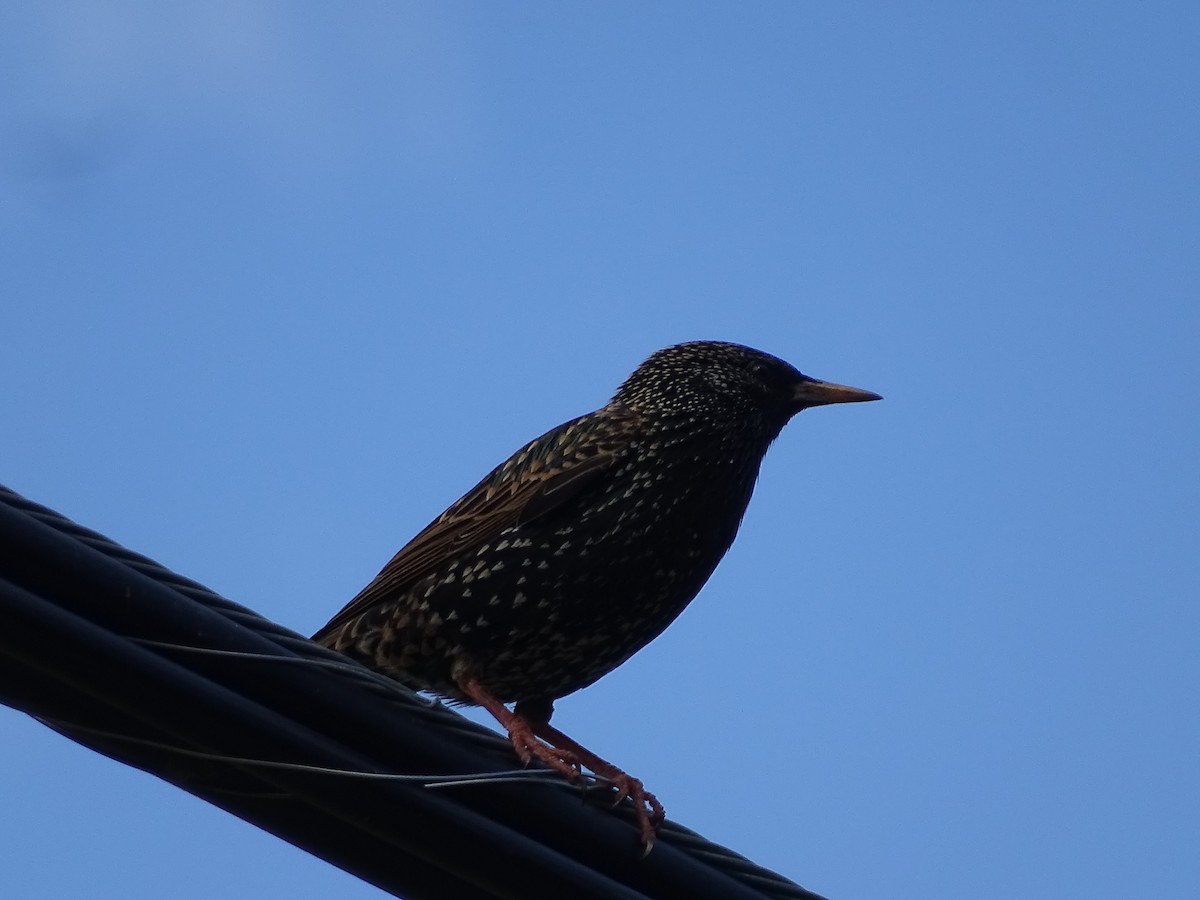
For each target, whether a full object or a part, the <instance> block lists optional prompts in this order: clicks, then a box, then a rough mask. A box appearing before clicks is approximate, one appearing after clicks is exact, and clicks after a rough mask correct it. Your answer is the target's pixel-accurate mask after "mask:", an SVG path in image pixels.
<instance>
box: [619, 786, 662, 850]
mask: <svg viewBox="0 0 1200 900" xmlns="http://www.w3.org/2000/svg"><path fill="white" fill-rule="evenodd" d="M604 780H605V781H607V782H608V784H609V785H610V786H611V787H612V788H614V789H615V791H614V796H613V802H612V808H613V809H616V808H617V807H618V806H620V805H621V803H623V802H624V801H625V798H627V797H628V798H629V799H630V800H632V801H633V815H634V818H635V819H637V823H638V830H639V832H640V834H641V841H642V846H643V847H645V848H646V849H645V852H644V853H643V854H642V855H643V857H644V856H647V855H648V854H649V853H650V851H651V849H653V847H654V838H655V836H656V835H657V834H658V829H659V826H660V825H662V823H663V820H664V819H665V818H666V811H665V810H664V809H663V805H662V804H661V803H659V802H658V798H657V797H655V796H654V795H653V794H652V793H650V792H649V791H648V790H646V789H645V787H643V785H642V782H641V781H640V780H639V779H637V778H634V777H633V776H632V775H629V774H626V773H625V772H619V773H613V774H612V775H610V776H605V778H604Z"/></svg>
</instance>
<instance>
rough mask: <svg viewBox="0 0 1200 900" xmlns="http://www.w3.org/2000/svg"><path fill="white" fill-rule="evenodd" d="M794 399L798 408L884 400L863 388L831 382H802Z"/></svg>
mask: <svg viewBox="0 0 1200 900" xmlns="http://www.w3.org/2000/svg"><path fill="white" fill-rule="evenodd" d="M793 398H794V399H795V401H796V404H797V405H798V406H825V405H827V404H830V403H862V402H864V401H866V400H882V399H883V398H882V397H881V396H879V395H878V394H876V393H873V392H872V391H864V390H863V389H862V388H856V387H849V386H848V385H845V384H833V383H832V382H829V381H817V380H816V379H812V380H810V381H802V382H800V383H799V384H798V385H796V392H795V394H793Z"/></svg>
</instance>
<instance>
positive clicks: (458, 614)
mask: <svg viewBox="0 0 1200 900" xmlns="http://www.w3.org/2000/svg"><path fill="white" fill-rule="evenodd" d="M879 399H881V397H880V395H878V394H875V393H873V392H871V391H865V390H861V389H859V388H853V387H848V386H846V385H840V384H833V383H830V382H826V381H820V380H818V379H815V378H811V377H809V376H807V375H804V374H802V373H801V372H800V371H799V370H797V369H796V368H794V367H793V366H791V365H790V364H788V363H787V362H784V361H783V360H782V359H779V358H777V357H775V356H772V355H770V354H768V353H764V352H762V351H759V350H755V349H752V348H750V347H746V346H743V345H741V344H735V343H729V342H725V341H690V342H687V343H681V344H675V345H673V346H670V347H666V348H664V349H661V350H658V351H656V352H655V353H653V354H651V355H650V356H649V357H648V358H647V359H646V360H645V361H644V362H643V363H642V364H641V365H639V366H638V367H637V368H636V369H635V370H634V371H633V373H632V374H631V375H629V377H628V378H626V379H625V381H624V382H623V383H622V384H621V385H620V387H619V388H618V389H617V391H616V393H615V394H614V395H613V397H612V399H611V400H610V401H609V402H608V403H607V404H605V405H604V406H602V407H600V408H599V409H597V410H595V411H594V412H591V413H587V414H586V415H582V416H579V417H577V418H574V419H571V420H570V421H568V422H565V423H563V424H562V425H559V426H558V427H557V428H552V429H551V430H550V431H547V432H546V433H545V434H543V435H542V436H541V437H538V438H535V439H534V440H532V441H530V442H529V443H527V444H526V445H525V446H523V447H521V448H520V449H519V450H517V451H516V452H515V453H514V454H513V455H512V456H510V457H509V458H508V459H507V460H506V461H505V462H503V463H501V464H500V465H499V466H497V467H496V468H495V469H493V470H492V471H491V472H490V473H488V475H486V476H485V477H484V478H483V480H482V481H480V482H479V483H478V484H477V485H475V487H473V488H472V489H471V490H469V491H468V492H467V493H466V494H464V495H463V496H462V497H461V498H460V499H459V500H457V501H456V502H455V503H453V504H452V505H451V506H450V507H449V508H448V509H446V511H445V512H443V513H442V514H441V515H440V516H438V517H437V518H436V519H434V520H433V522H431V523H430V524H429V525H428V526H427V527H426V528H425V529H424V530H422V531H421V532H420V533H419V534H417V536H416V537H414V538H413V539H412V540H411V541H409V542H408V543H407V544H406V545H405V546H404V547H402V548H401V550H400V551H399V552H398V553H396V555H395V556H393V557H392V559H391V560H390V561H389V562H388V563H387V565H385V566H384V567H383V569H382V570H381V571H380V572H379V574H378V575H377V576H376V577H375V578H374V579H373V580H372V581H371V582H370V583H369V584H368V585H367V586H366V587H365V588H363V589H362V591H360V592H359V593H358V594H357V596H355V597H354V598H353V599H351V600H350V602H349V603H347V604H346V606H345V607H344V608H343V609H342V610H341V611H340V612H338V613H337V614H336V615H335V616H334V617H333V618H332V619H330V620H329V622H328V623H327V624H326V625H324V626H323V627H322V628H321V629H320V630H319V631H318V632H317V633H316V634H315V635H313V640H315V641H317V642H318V643H320V644H323V645H325V646H327V647H329V648H332V649H334V650H337V651H340V652H341V653H342V654H344V655H346V656H349V657H351V658H352V659H355V660H357V661H359V662H361V663H363V664H365V665H367V666H368V667H371V668H374V669H376V670H378V671H380V672H382V673H384V674H386V675H388V676H390V677H392V678H394V679H396V680H398V681H400V682H401V683H403V684H405V685H407V686H409V687H410V688H413V689H414V690H419V691H425V692H428V693H431V694H433V695H435V696H437V697H439V698H442V699H445V700H447V701H449V702H452V703H457V704H464V705H472V706H480V707H483V708H484V709H485V710H487V711H488V712H489V713H491V714H492V716H494V717H495V718H496V720H497V721H498V722H499V723H500V725H501V726H502V727H503V728H504V729H505V730H506V731H507V733H508V737H509V739H510V741H511V743H512V745H513V748H514V750H515V752H516V754H517V756H518V758H519V759H520V760H521V761H522V762H523V763H525V764H526V765H528V764H529V762H530V761H531V760H532V759H538V760H540V761H541V762H543V763H544V764H546V765H547V766H549V767H550V768H552V769H554V770H555V771H557V772H560V773H561V774H562V775H564V776H566V777H567V778H568V779H570V780H572V781H575V780H577V779H578V778H579V777H580V775H581V772H582V768H587V769H589V770H590V771H591V772H592V773H593V774H594V775H595V776H596V777H597V778H598V779H600V781H601V782H602V783H605V784H607V785H608V786H609V788H610V791H611V792H612V793H613V795H614V796H613V803H614V805H615V804H618V803H620V802H622V801H623V800H625V799H626V798H629V799H630V800H631V801H632V805H633V808H634V813H635V817H636V823H637V827H638V831H639V835H638V836H639V838H640V841H641V844H642V846H643V847H644V852H646V853H648V852H649V851H650V848H651V847H652V846H653V843H654V839H655V835H656V833H657V831H658V829H659V826H660V825H661V823H662V821H663V820H664V817H665V811H664V809H663V806H662V804H661V803H660V802H659V800H658V798H657V797H655V796H654V795H653V794H652V793H651V792H649V791H647V790H646V789H645V786H644V785H643V784H642V782H641V781H640V780H639V779H637V778H634V777H632V776H631V775H629V774H628V773H626V772H624V771H623V770H621V769H619V768H618V767H617V766H615V765H613V764H612V763H610V762H608V761H607V760H605V759H603V758H601V757H600V756H598V755H596V754H595V753H593V752H592V751H590V750H588V749H587V748H585V747H582V746H581V745H580V744H579V743H577V742H576V741H574V740H573V739H571V738H570V737H568V736H567V735H565V734H563V733H562V732H561V731H559V730H558V729H557V728H555V727H554V726H552V725H550V719H551V715H552V713H553V711H554V703H555V702H556V701H557V700H560V699H562V698H563V697H565V696H567V695H569V694H572V693H574V692H575V691H578V690H580V689H581V688H584V687H586V686H588V685H590V684H592V683H593V682H594V681H596V680H597V679H599V678H600V677H601V676H603V675H605V674H607V673H608V672H610V671H612V670H613V669H614V668H616V667H617V666H619V665H621V664H622V663H623V662H625V661H626V660H627V659H629V657H630V656H632V655H633V654H634V653H635V652H637V651H638V650H640V649H641V648H642V647H644V646H645V645H646V644H648V643H649V642H650V641H652V640H653V639H654V638H656V637H657V636H658V635H659V634H660V633H662V631H663V630H664V629H665V628H666V627H667V626H668V625H669V624H670V623H671V622H672V621H673V620H674V619H675V618H676V616H678V615H679V614H680V612H682V611H683V609H684V608H685V607H686V606H687V605H688V604H689V603H690V602H691V601H692V599H693V598H694V597H695V596H696V595H697V594H698V593H699V591H700V589H701V587H702V586H703V585H704V583H705V582H706V581H707V580H708V578H709V576H710V575H711V574H712V573H713V571H714V569H715V568H716V566H717V564H718V563H719V562H720V560H721V558H722V557H723V556H724V555H725V552H726V551H727V550H728V549H729V547H730V545H731V544H732V543H733V540H734V537H735V535H736V534H737V531H738V527H739V525H740V524H741V521H742V517H743V514H744V513H745V511H746V507H747V504H748V503H749V502H750V495H751V493H752V491H753V489H754V485H755V482H756V480H757V478H758V473H759V467H760V464H761V463H762V460H763V457H764V455H765V454H766V452H767V448H768V447H769V446H770V444H771V443H772V442H773V441H774V440H775V438H776V437H777V436H778V435H779V433H780V432H781V431H782V430H783V427H784V426H785V425H786V424H787V423H788V421H789V420H790V419H791V418H792V417H793V416H794V415H795V414H796V413H798V412H800V411H801V410H804V409H808V408H810V407H814V406H825V405H829V404H835V403H853V402H861V401H869V400H879ZM507 704H513V708H512V709H511V710H510V709H509V708H508V705H507Z"/></svg>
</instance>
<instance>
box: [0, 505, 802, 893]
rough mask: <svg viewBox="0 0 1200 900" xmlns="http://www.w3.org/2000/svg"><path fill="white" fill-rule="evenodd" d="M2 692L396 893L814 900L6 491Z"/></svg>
mask: <svg viewBox="0 0 1200 900" xmlns="http://www.w3.org/2000/svg"><path fill="white" fill-rule="evenodd" d="M0 702H3V703H5V704H7V705H9V706H12V707H14V708H16V709H20V710H23V711H24V712H27V713H29V714H30V715H32V716H34V717H36V718H38V719H39V720H41V721H42V722H44V723H45V724H46V725H48V726H49V727H51V728H54V729H55V730H57V731H59V732H61V733H62V734H64V735H66V736H67V737H69V738H71V739H72V740H75V741H77V742H79V743H81V744H83V745H85V746H88V747H91V748H92V749H94V750H96V751H98V752H100V753H103V754H105V755H106V756H109V757H112V758H113V759H117V760H120V761H122V762H125V763H128V764H130V765H133V766H136V767H138V768H140V769H143V770H145V771H147V772H150V773H152V774H154V775H157V776H159V777H160V778H163V779H165V780H167V781H170V782H172V783H173V784H176V785H178V786H179V787H181V788H183V789H184V790H187V791H190V792H191V793H193V794H195V795H197V796H199V797H203V798H204V799H206V800H208V801H209V802H211V803H213V804H215V805H217V806H219V807H221V808H222V809H225V810H228V811H229V812H231V813H233V814H234V815H236V816H240V817H241V818H243V819H246V820H247V821H249V822H253V823H254V824H256V825H258V826H259V827H261V828H264V829H266V830H268V831H271V832H272V833H274V834H276V835H278V836H279V837H281V838H283V839H284V840H287V841H290V842H291V843H293V844H295V845H296V846H299V847H303V848H304V849H306V850H308V851H309V852H311V853H313V854H315V855H317V856H320V857H322V858H323V859H326V860H328V861H329V862H331V863H333V864H334V865H337V866H339V867H341V868H343V869H345V870H346V871H349V872H353V873H354V874H356V875H358V876H359V877H361V878H363V879H365V880H366V881H369V882H371V883H372V884H375V885H377V886H378V887H380V888H382V889H383V890H385V891H388V892H390V893H392V894H395V895H396V896H399V897H406V898H410V900H421V898H431V900H432V898H446V897H454V898H464V900H474V898H481V900H482V898H513V900H530V898H539V897H572V898H597V900H599V898H629V900H635V898H678V897H688V898H697V900H707V898H711V900H718V898H720V900H738V898H744V900H784V898H788V900H820V898H819V897H818V896H817V895H816V894H813V893H811V892H809V891H806V890H804V889H803V888H801V887H799V886H798V885H796V884H794V883H793V882H791V881H788V880H786V879H784V878H782V877H781V876H779V875H777V874H775V873H773V872H770V871H768V870H766V869H762V868H760V867H758V866H756V865H754V864H753V863H751V862H750V861H749V860H747V859H745V858H744V857H741V856H739V855H737V854H735V853H733V852H731V851H729V850H726V849H725V848H723V847H719V846H716V845H714V844H711V843H709V842H707V841H705V840H704V839H703V838H701V837H699V836H698V835H696V834H694V833H693V832H690V831H688V830H687V829H685V828H682V827H680V826H678V825H676V824H674V823H670V822H668V823H666V825H665V826H664V828H663V831H662V833H661V835H660V838H659V840H658V842H657V844H656V845H655V848H654V850H653V852H652V853H651V854H650V855H649V856H648V857H645V858H643V857H642V853H641V847H640V845H639V844H638V841H637V838H636V831H635V829H634V828H633V827H631V824H630V822H631V819H632V816H631V813H630V811H629V809H628V805H627V804H626V805H625V806H624V807H621V808H618V809H616V810H609V809H607V808H606V806H605V805H603V800H604V798H605V795H606V791H605V790H604V788H603V787H602V786H593V788H592V789H591V790H590V791H589V792H588V793H589V796H593V797H594V798H595V799H597V800H598V801H600V802H597V803H582V802H581V801H580V790H579V789H578V788H572V787H570V786H568V785H566V784H565V782H563V781H562V779H560V778H558V777H557V776H555V775H553V774H552V773H548V772H545V771H543V770H538V769H536V768H535V769H531V770H528V771H523V772H518V773H513V772H512V771H511V770H512V769H513V768H514V757H513V755H512V751H511V748H510V747H509V745H508V744H507V742H506V741H504V740H503V739H502V738H501V737H500V736H499V735H497V734H496V733H495V732H492V731H489V730H488V729H486V728H483V727H481V726H478V725H475V724H474V723H472V722H470V721H468V720H466V719H465V718H463V717H462V716H460V715H458V714H457V713H454V712H452V711H451V710H448V709H446V708H444V707H441V706H440V705H437V704H430V703H429V702H427V701H426V700H424V699H423V698H421V697H419V696H418V695H416V694H414V693H413V692H411V691H409V690H407V689H406V688H404V687H403V686H401V685H399V684H397V683H396V682H393V681H391V680H390V679H387V678H383V677H382V676H379V675H377V674H376V673H373V672H370V671H368V670H366V669H364V668H362V667H360V666H357V665H355V664H353V663H350V662H349V661H347V660H345V659H344V658H343V657H341V656H339V655H337V654H335V653H332V652H330V651H328V650H326V649H324V648H322V647H319V646H317V645H316V644H313V643H312V642H311V641H309V640H307V639H306V638H304V637H302V636H300V635H298V634H295V633H294V632H291V631H288V630H287V629H285V628H282V627H281V626H279V625H277V624H275V623H273V622H270V621H269V620H267V619H264V618H262V617H261V616H258V615H257V614H255V613H254V612H252V611H251V610H248V609H246V608H244V607H240V606H238V605H236V604H234V603H231V602H230V601H228V600H225V599H224V598H221V597H219V596H218V595H216V594H213V593H212V592H211V591H209V590H207V589H206V588H204V587H202V586H201V585H198V584H196V583H194V582H191V581H188V580H186V579H184V578H181V577H180V576H178V575H176V574H174V573H172V572H170V571H168V570H166V569H163V568H162V567H161V566H159V565H157V564H156V563H154V562H152V561H150V560H148V559H145V558H144V557H141V556H138V555H137V554H134V553H132V552H130V551H129V550H126V549H125V548H123V547H120V546H119V545H116V544H114V543H112V542H111V541H109V540H107V539H106V538H103V537H102V536H100V535H97V534H95V533H93V532H90V531H88V530H86V529H84V528H81V527H80V526H78V525H76V524H74V523H73V522H71V521H69V520H67V519H64V518H63V517H61V516H59V515H58V514H56V513H53V512H51V511H49V510H47V509H45V508H43V507H39V506H37V505H36V504H33V503H31V502H29V501H28V500H25V499H24V498H22V497H20V496H19V495H17V494H15V493H13V492H11V491H8V490H7V489H4V488H0Z"/></svg>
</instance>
